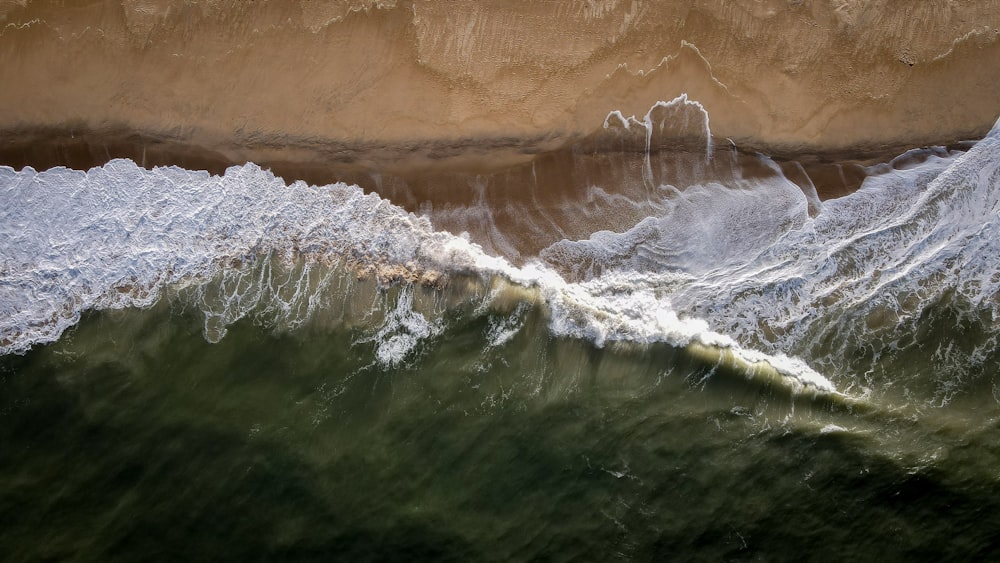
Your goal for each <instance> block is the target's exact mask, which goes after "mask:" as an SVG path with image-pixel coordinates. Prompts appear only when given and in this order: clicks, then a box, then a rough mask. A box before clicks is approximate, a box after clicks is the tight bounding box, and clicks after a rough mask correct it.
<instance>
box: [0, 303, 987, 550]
mask: <svg viewBox="0 0 1000 563" xmlns="http://www.w3.org/2000/svg"><path fill="white" fill-rule="evenodd" d="M369 290H371V291H375V290H374V289H371V288H369ZM399 292H400V290H399V289H398V288H394V289H390V290H389V291H388V293H387V294H385V295H384V296H381V297H379V296H378V295H379V293H378V292H377V291H375V293H366V292H365V291H361V290H359V291H356V292H354V293H353V294H352V295H354V297H353V298H352V299H355V300H357V301H358V302H359V303H358V304H357V308H358V310H362V311H363V310H368V309H370V308H371V299H372V297H371V296H372V295H375V296H376V297H375V299H376V300H378V299H382V300H384V302H385V303H388V304H389V305H388V306H386V307H382V308H383V309H386V308H391V304H392V302H393V300H394V299H395V298H396V296H397V294H398V293H399ZM414 292H415V293H416V296H415V297H414V300H415V301H420V300H424V301H430V302H437V303H438V305H437V308H438V310H439V311H441V319H442V321H443V327H444V328H443V329H442V330H441V331H440V332H439V333H438V334H437V335H436V336H432V337H431V338H429V339H427V340H426V341H425V342H422V343H421V344H420V345H419V346H418V347H417V349H416V350H415V351H414V352H413V353H411V354H409V355H408V356H407V359H406V361H405V362H403V363H401V364H397V365H395V366H394V367H379V365H378V364H377V363H376V362H375V357H376V343H374V342H372V341H371V340H372V339H371V334H372V331H373V329H372V328H371V327H373V326H378V324H379V320H378V319H377V318H369V319H367V320H366V321H365V322H360V321H358V322H355V321H352V320H350V319H349V318H348V317H349V316H350V315H345V314H344V313H343V311H341V313H338V315H339V316H338V317H337V319H335V320H331V318H332V317H326V318H323V317H321V316H317V317H313V318H312V319H311V320H310V321H309V322H308V323H307V324H306V325H305V326H302V327H299V328H298V329H295V330H274V329H272V328H271V327H269V326H262V323H261V322H259V320H258V321H255V320H254V317H253V316H251V317H248V318H245V319H243V320H240V321H238V322H236V323H235V324H233V325H232V326H230V327H229V332H228V335H227V336H226V337H225V338H223V339H222V340H221V341H220V342H218V343H216V344H211V343H208V342H207V341H206V339H205V337H204V336H203V334H202V327H203V318H202V316H201V313H200V312H197V311H196V310H192V308H190V307H185V306H184V305H183V303H184V302H185V301H184V300H183V299H178V298H173V299H165V300H162V301H161V302H160V303H159V304H158V305H156V306H155V307H153V308H152V309H147V310H138V309H127V310H124V311H105V312H102V313H91V314H89V315H87V316H85V318H84V320H83V321H82V322H81V323H80V324H79V325H78V326H77V327H76V328H74V329H72V331H71V332H70V333H67V334H66V335H64V336H63V338H62V339H61V340H59V341H58V342H56V343H54V344H50V345H46V346H38V347H35V348H34V349H33V350H31V351H30V352H29V353H27V354H26V355H23V356H18V355H8V356H4V357H3V358H2V359H0V374H2V378H0V519H2V521H0V554H2V558H3V559H4V560H9V561H34V560H101V561H107V560H169V561H185V560H268V559H280V560H350V561H355V560H405V561H414V560H437V561H441V560H444V561H447V560H463V561H492V560H500V561H506V560H542V561H546V560H550V561H566V560H588V561H609V560H638V561H645V560H658V561H662V560H682V561H683V560H692V559H696V560H838V561H849V560H873V559H883V560H906V561H910V560H939V559H945V560H972V559H978V560H988V559H991V558H995V557H996V556H997V555H998V554H1000V463H998V462H1000V424H998V420H1000V418H998V413H997V408H996V401H994V400H993V399H992V398H982V397H980V399H982V400H976V401H971V403H970V401H966V402H965V403H962V402H961V401H956V405H958V406H952V407H942V408H930V407H920V408H917V407H907V406H905V405H904V406H901V407H900V406H897V407H894V408H893V409H889V408H883V407H881V406H879V405H874V406H873V408H872V409H871V410H870V412H866V413H859V412H857V411H855V412H850V411H849V410H844V409H840V410H834V409H832V408H831V407H830V406H829V405H823V404H820V403H819V402H816V401H813V400H811V399H809V398H808V397H805V398H803V397H799V398H797V399H794V400H793V399H792V398H791V397H789V396H788V395H787V394H785V393H783V392H782V391H781V390H779V389H772V388H770V387H768V386H766V385H758V384H756V383H753V382H750V381H748V380H746V379H743V378H740V377H732V376H727V375H725V374H722V373H716V372H715V371H714V370H712V369H711V368H710V367H706V366H702V365H699V364H698V363H697V362H695V361H694V360H692V359H690V358H688V357H687V356H686V355H685V354H684V353H683V352H682V351H679V350H677V349H675V348H672V347H669V346H666V345H644V346H638V345H629V346H621V345H614V346H609V347H606V348H596V347H595V346H594V345H593V344H591V343H588V342H585V341H580V340H572V339H563V338H557V337H553V336H552V335H551V331H550V330H549V329H548V328H547V322H548V320H547V318H546V313H545V311H544V310H543V308H542V307H534V308H532V307H529V306H527V305H526V304H521V305H518V306H517V307H516V308H513V309H512V310H508V311H505V312H503V311H498V310H496V308H493V309H481V308H477V307H476V305H475V303H474V301H475V299H474V298H473V297H465V298H464V299H465V301H464V302H462V300H461V299H459V300H458V301H459V302H458V303H457V304H455V303H454V302H450V301H449V297H448V296H447V295H445V294H443V293H440V292H437V291H436V290H430V289H417V290H414ZM363 295H368V297H363ZM446 302H447V303H446ZM445 305H447V306H445ZM376 309H379V307H376ZM372 314H373V315H375V316H376V317H377V314H376V313H372ZM502 322H514V323H519V324H518V326H521V328H520V330H519V331H518V332H517V333H516V335H514V336H513V338H511V339H510V340H509V341H507V342H506V343H502V344H500V345H492V344H491V341H490V334H492V331H494V330H495V328H496V327H497V326H499V325H498V323H501V324H502ZM264 325H266V323H264ZM366 340H367V342H366ZM989 379H992V377H990V378H989ZM890 387H891V385H890ZM914 403H915V404H922V403H920V401H914ZM970 404H972V405H973V406H970ZM959 413H960V414H959Z"/></svg>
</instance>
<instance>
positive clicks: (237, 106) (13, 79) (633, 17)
mask: <svg viewBox="0 0 1000 563" xmlns="http://www.w3.org/2000/svg"><path fill="white" fill-rule="evenodd" d="M0 84H2V85H3V87H2V88H0V162H3V163H7V164H12V165H15V166H21V165H25V164H32V165H34V166H36V167H46V166H51V165H53V164H69V165H74V166H78V167H84V166H87V165H91V164H96V163H100V162H102V161H104V160H107V159H108V158H110V157H113V156H129V157H131V158H134V159H136V160H137V161H139V162H145V163H146V164H147V165H152V164H166V163H176V164H181V165H184V166H188V167H193V168H208V169H212V170H217V169H219V168H220V167H223V166H224V165H225V164H227V163H239V162H243V161H247V160H252V161H255V162H259V163H262V164H265V165H268V166H272V167H274V168H275V169H276V170H278V171H279V172H281V171H285V172H284V173H285V174H287V175H289V176H292V177H299V178H305V179H310V180H324V181H325V180H329V179H331V178H338V179H350V178H351V176H352V175H355V176H359V177H364V178H368V179H370V178H371V177H372V174H373V173H377V174H387V175H396V176H401V177H414V176H420V175H427V174H431V175H434V174H441V173H450V172H456V171H465V172H472V173H479V172H492V171H496V170H500V169H505V168H507V167H510V166H516V165H519V164H524V163H526V162H529V161H531V160H532V159H534V158H536V155H537V154H539V153H547V152H548V151H552V150H556V149H559V148H561V147H562V148H566V147H570V146H572V145H573V144H574V143H577V142H579V141H580V140H581V139H582V138H584V137H585V136H586V135H588V134H590V133H592V132H593V131H594V130H595V129H598V128H599V127H600V125H601V124H602V123H603V121H604V118H605V116H606V115H607V114H608V112H609V111H611V110H615V109H617V110H621V111H622V112H623V113H625V114H626V115H629V114H637V115H642V114H643V113H645V111H646V110H647V109H648V108H649V107H650V106H651V105H652V104H653V103H654V102H656V101H657V100H669V99H671V98H673V97H675V96H677V95H679V94H681V93H687V94H688V95H689V96H690V97H691V98H692V99H695V100H698V101H700V102H701V103H702V104H703V105H704V106H705V108H706V109H707V110H708V111H709V113H710V115H711V126H712V132H713V134H714V135H715V136H716V137H717V138H718V139H726V138H728V139H730V140H732V141H733V142H734V143H735V144H737V145H738V146H740V147H741V148H744V149H748V150H761V151H764V152H767V153H769V154H772V155H776V156H779V157H787V158H796V159H805V160H806V161H810V162H818V163H821V164H822V163H827V162H834V161H837V162H839V161H843V160H848V161H853V160H855V159H861V160H864V159H870V158H878V157H881V156H884V155H886V154H891V153H892V152H897V151H899V150H902V149H904V148H908V147H912V146H920V145H927V144H946V143H952V142H955V141H958V140H962V139H970V138H975V137H978V136H981V135H983V134H984V133H985V132H986V131H987V130H988V129H989V128H990V126H991V125H992V124H993V122H994V121H995V120H996V118H997V115H998V112H1000V1H997V0H972V1H958V0H921V1H919V2H917V1H911V0H871V1H867V0H866V1H861V0H814V1H808V0H798V1H795V0H788V1H785V0H781V1H778V0H755V1H752V2H751V1H747V2H732V1H728V0H679V1H674V2H646V1H642V0H622V1H618V0H604V1H598V0H594V1H586V2H584V1H577V2H569V1H562V0H558V1H556V0H554V1H550V2H537V1H513V0H512V1H504V2H478V1H457V2H441V1H434V2H423V1H419V2H404V1H398V2H397V1H393V0H386V1H377V0H349V1H326V2H324V1H320V0H259V1H256V2H247V1H235V0H96V1H87V2H63V1H54V0H0Z"/></svg>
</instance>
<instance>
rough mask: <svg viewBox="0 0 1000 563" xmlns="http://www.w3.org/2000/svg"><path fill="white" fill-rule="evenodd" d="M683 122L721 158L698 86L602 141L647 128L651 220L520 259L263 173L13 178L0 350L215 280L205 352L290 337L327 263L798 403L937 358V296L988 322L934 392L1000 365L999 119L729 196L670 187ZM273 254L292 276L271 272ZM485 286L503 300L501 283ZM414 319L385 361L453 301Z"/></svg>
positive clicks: (410, 345)
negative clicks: (867, 161)
mask: <svg viewBox="0 0 1000 563" xmlns="http://www.w3.org/2000/svg"><path fill="white" fill-rule="evenodd" d="M677 108H681V109H683V110H685V112H683V113H678V112H677ZM692 109H693V110H694V111H693V112H692V111H689V110H692ZM690 115H696V116H697V115H700V116H702V119H701V120H695V122H694V123H693V124H692V123H691V122H690V121H691V120H690V118H689V116H690ZM651 116H653V117H651ZM678 118H683V119H685V120H686V121H685V123H682V124H681V126H682V127H683V128H685V129H690V128H692V127H693V128H695V129H697V130H703V131H704V134H705V138H706V139H707V141H708V142H707V146H706V149H705V153H704V158H705V159H707V160H711V159H713V158H726V155H724V154H721V155H720V154H718V153H716V154H713V150H712V138H711V134H710V133H709V131H708V114H707V112H705V111H704V108H701V106H700V104H697V102H693V101H690V100H688V99H687V97H686V96H682V97H680V98H678V99H676V100H673V101H670V102H660V103H659V104H656V105H654V106H653V108H651V110H650V112H649V113H648V114H647V115H646V116H645V117H643V118H639V119H637V118H635V117H631V118H625V117H623V116H622V115H621V113H620V112H612V114H610V115H609V117H608V120H606V121H605V124H604V127H605V129H607V128H608V127H609V126H611V127H614V126H617V127H620V128H624V129H629V128H636V129H639V130H640V133H639V134H640V135H645V137H646V164H645V166H644V171H643V179H644V183H645V186H643V187H642V189H644V190H647V192H648V191H650V190H652V191H653V192H654V195H655V194H659V195H657V196H656V201H655V202H654V203H653V204H652V207H651V209H653V211H654V212H655V214H654V215H651V216H648V217H646V218H645V219H642V220H641V221H639V222H638V223H637V224H635V225H633V226H631V227H630V228H627V229H625V230H623V231H620V232H613V231H604V230H601V231H596V232H593V233H592V234H591V236H590V237H588V238H586V239H581V240H566V239H564V240H562V241H559V242H557V243H555V244H552V245H550V246H549V247H547V248H545V249H544V250H542V251H541V252H540V253H539V255H538V256H537V257H534V258H530V259H528V260H524V261H523V262H524V263H523V265H520V266H516V265H514V264H512V263H511V262H510V261H508V260H507V259H506V258H505V257H503V256H495V255H490V254H488V253H486V252H484V251H483V249H482V248H481V247H480V246H479V245H478V244H477V243H476V242H475V241H473V240H471V238H470V236H469V234H467V233H459V234H452V233H449V232H446V231H441V230H437V229H435V226H434V225H433V224H432V221H431V220H430V219H429V218H427V217H424V216H420V215H416V214H413V213H408V212H406V211H404V210H403V209H401V208H400V207H398V206H396V205H394V204H393V203H392V202H390V201H388V200H385V199H382V198H381V197H379V196H378V195H377V194H374V193H369V194H365V193H364V191H363V190H362V189H361V188H359V187H357V186H351V185H346V184H333V185H327V186H310V185H306V184H305V183H303V182H294V183H292V184H290V185H289V184H286V182H285V181H284V180H283V179H282V178H279V177H275V176H274V175H273V174H272V173H270V172H269V171H267V170H262V169H261V168H260V167H258V166H256V165H254V164H246V165H243V166H236V167H232V168H230V169H229V170H227V171H226V173H225V174H224V175H222V176H212V175H209V174H208V173H205V172H197V171H190V170H184V169H181V168H178V167H157V168H154V169H152V170H146V169H143V168H142V167H140V166H138V165H137V164H135V163H134V162H132V161H129V160H121V159H119V160H113V161H111V162H109V163H108V164H106V165H104V166H101V167H97V168H93V169H91V170H89V171H76V170H70V169H65V168H54V169H51V170H48V171H43V172H39V171H35V170H33V169H31V168H25V169H23V170H13V169H11V168H9V167H0V200H2V201H0V203H2V206H0V207H2V212H0V225H2V227H0V229H2V231H0V248H2V249H3V257H2V263H0V352H2V353H4V354H9V353H18V354H23V353H25V352H27V351H28V350H29V349H31V348H32V347H34V346H38V345H42V344H45V343H49V342H53V341H56V340H58V339H59V338H60V337H61V335H63V334H64V333H65V332H66V331H67V330H68V329H70V328H71V327H73V326H74V325H76V324H77V323H78V322H79V321H80V318H81V314H83V313H85V312H87V311H99V310H108V309H121V308H129V307H138V308H144V307H150V306H152V305H153V304H155V303H156V302H158V300H160V299H162V298H163V297H164V295H165V294H167V293H170V292H174V293H175V292H176V291H177V290H178V288H182V287H183V288H190V287H200V288H202V289H201V290H199V291H195V292H194V294H196V297H195V298H194V299H193V301H194V306H195V307H197V308H199V309H200V310H201V311H202V314H203V316H204V319H205V326H204V336H205V338H207V339H208V340H209V341H212V342H215V341H218V340H219V339H221V338H223V337H224V336H225V333H226V327H227V326H229V325H231V324H232V323H234V322H236V321H238V320H239V319H241V318H243V317H245V316H247V315H251V314H252V315H254V316H256V318H260V319H264V322H266V324H268V325H269V326H272V327H276V328H282V329H287V328H294V327H295V326H298V325H301V324H303V323H304V322H306V321H308V320H309V318H310V317H311V316H312V315H314V314H315V313H316V311H317V310H321V309H322V308H323V306H324V305H323V304H324V303H325V302H327V301H329V296H330V294H335V293H337V292H340V293H344V292H345V291H347V290H345V289H344V288H343V287H341V286H337V285H336V284H333V283H332V281H331V280H342V278H343V276H342V275H340V276H333V275H331V274H330V271H331V268H332V269H333V270H338V271H341V272H350V273H351V275H353V276H356V277H358V278H366V277H371V278H374V279H376V280H377V281H378V282H379V284H380V285H389V284H404V285H405V284H422V285H426V286H443V285H446V284H448V283H449V278H452V277H462V276H465V277H470V276H471V277H473V278H477V279H478V280H479V284H480V285H481V286H482V287H487V286H493V287H494V288H495V287H496V284H497V281H496V279H502V280H506V283H507V285H517V286H521V287H522V288H525V290H526V292H525V293H522V294H520V296H521V297H520V298H522V299H525V300H528V301H532V300H536V301H541V302H543V303H544V305H545V307H546V308H547V310H548V315H549V319H550V320H549V327H550V330H551V331H552V334H553V335H556V336H570V337H574V338H582V339H585V340H586V341H589V342H592V343H593V345H595V346H598V347H602V346H606V345H607V344H608V343H614V342H632V343H638V344H649V343H656V342H663V343H667V344H669V345H671V346H675V347H679V348H684V347H690V346H692V345H695V346H696V348H697V350H701V351H704V350H706V349H708V350H714V351H715V352H714V354H709V357H710V358H712V359H714V360H715V361H718V362H720V364H721V363H723V358H729V361H730V362H735V363H736V364H737V365H738V366H740V367H741V369H743V370H744V371H748V372H750V373H751V374H752V373H753V372H754V371H755V370H756V371H760V370H765V371H769V372H773V371H776V372H777V373H778V374H780V375H781V378H782V380H783V381H784V382H785V383H786V384H787V385H788V386H789V387H790V388H792V389H793V390H795V391H801V390H803V389H809V390H812V391H820V392H826V393H837V389H841V390H842V391H844V392H847V393H854V394H862V395H870V394H871V393H872V392H873V389H872V387H873V385H876V384H877V383H878V382H877V381H874V380H873V378H872V377H871V374H872V371H873V369H874V366H875V364H876V363H877V361H878V359H879V358H880V357H881V356H882V355H884V354H899V353H902V351H905V350H906V349H907V348H908V347H917V346H922V344H921V343H920V342H919V338H918V337H917V336H915V335H919V334H920V333H921V331H922V330H925V328H922V327H923V325H925V324H927V323H929V322H932V321H933V314H934V312H933V311H934V308H935V307H940V306H941V305H942V304H947V305H954V306H955V307H958V308H959V314H960V315H963V316H964V315H967V316H969V317H970V318H972V317H974V318H975V319H977V321H981V322H980V324H981V325H982V327H981V333H979V334H977V336H976V337H975V338H974V339H973V342H972V343H971V344H969V342H968V341H965V340H963V339H962V338H960V337H959V336H958V335H956V336H955V339H954V341H950V340H949V339H947V338H946V339H943V340H942V341H940V342H936V343H934V345H936V346H937V348H936V350H935V352H934V355H933V356H932V357H934V358H940V360H941V361H940V362H939V363H940V364H942V365H941V366H939V369H937V371H938V372H939V373H940V374H941V375H939V376H938V381H939V384H938V389H937V391H936V392H935V393H934V396H933V399H934V400H936V401H938V402H947V400H948V399H949V398H950V397H951V396H952V395H953V394H954V393H957V392H961V385H960V382H961V381H962V380H963V379H964V378H965V376H962V377H957V379H956V376H955V375H954V374H955V373H956V372H958V371H962V372H964V373H971V372H974V371H975V370H974V368H975V366H977V365H979V366H981V365H983V363H984V362H985V361H986V358H987V357H991V356H992V354H993V352H992V350H994V349H995V348H996V337H997V334H998V331H997V328H996V326H995V319H996V318H997V314H998V312H1000V310H998V295H1000V255H998V245H997V243H996V240H998V237H997V235H998V233H997V229H998V221H997V211H998V205H1000V203H998V201H1000V146H998V143H1000V131H998V129H997V128H994V130H993V131H992V132H991V133H990V134H989V135H988V136H987V137H986V138H985V139H983V140H981V141H979V142H978V143H976V144H975V146H974V147H972V148H971V149H970V150H968V151H967V152H963V151H948V150H945V149H943V148H929V149H921V150H915V151H911V152H910V153H907V154H904V155H901V156H900V157H898V158H897V159H896V160H894V161H892V162H889V163H887V164H882V165H877V166H874V167H872V168H871V169H870V170H869V171H868V174H869V176H868V178H867V179H866V180H865V182H864V184H863V186H862V187H861V189H859V190H858V191H857V192H855V193H852V194H850V195H847V196H845V197H842V198H838V199H833V200H828V201H824V202H820V201H819V200H818V198H816V196H815V192H814V191H813V192H812V193H809V192H808V190H803V189H801V188H800V187H799V186H797V185H795V184H793V183H791V182H790V181H788V180H787V179H785V178H784V177H783V176H782V175H781V174H780V173H777V174H776V175H775V179H772V180H767V181H754V182H752V183H750V184H748V185H737V186H735V187H733V186H727V185H723V184H721V183H718V182H712V181H707V182H703V183H700V184H697V185H694V186H690V187H686V188H684V189H678V188H676V187H674V186H671V185H666V184H663V183H660V182H659V178H658V176H657V173H656V172H655V168H656V164H655V163H656V162H657V161H656V154H655V153H656V151H655V150H651V144H652V143H654V139H653V133H654V129H656V128H657V127H658V128H659V129H660V131H661V132H662V130H663V127H664V124H669V125H672V126H674V127H675V128H676V126H677V124H676V123H674V122H672V121H671V120H672V119H673V120H675V121H676V119H678ZM651 153H652V155H651ZM758 158H759V159H760V161H761V162H762V163H764V165H765V166H770V167H772V168H774V169H775V170H777V165H775V164H773V162H771V161H770V159H768V158H767V157H766V156H764V155H759V157H758ZM605 211H607V212H609V213H610V212H613V211H614V209H613V207H612V206H607V207H606V209H605ZM275 261H277V262H278V263H281V264H284V266H283V267H270V266H268V267H262V266H261V264H264V263H268V264H270V263H271V262H275ZM296 264H299V266H300V267H298V268H297V267H296V266H295V265H296ZM324 268H325V269H324ZM317 272H326V273H325V274H322V273H321V274H317ZM337 284H342V281H337ZM189 293H190V292H189ZM482 293H483V295H482V297H479V298H481V299H483V300H485V301H489V300H490V299H496V298H497V295H499V294H500V293H502V291H500V290H494V291H492V292H490V291H484V292H482ZM487 305H488V304H487ZM399 307H400V313H399V314H398V315H397V316H398V323H401V324H400V325H399V326H400V327H401V328H398V327H397V328H393V329H391V330H389V329H386V330H383V331H382V333H380V334H382V336H381V337H380V336H378V335H375V336H374V337H373V338H375V339H379V338H381V339H382V340H386V342H384V343H383V344H384V345H383V346H382V347H381V348H380V351H379V353H378V361H379V362H381V363H382V364H384V365H385V366H392V365H398V364H399V363H401V362H402V361H403V360H404V358H405V357H406V355H407V354H408V353H410V352H411V351H412V350H413V349H414V347H415V346H416V343H418V342H419V341H421V340H425V339H427V338H429V337H430V336H432V335H434V334H437V333H439V332H440V330H441V328H440V324H441V323H442V322H444V321H443V320H442V316H443V312H442V311H441V310H437V311H414V310H412V304H411V303H409V302H406V301H405V299H404V300H403V301H401V302H400V303H399ZM922 323H923V324H922ZM977 326H979V325H977ZM435 327H436V328H435ZM400 334H403V335H405V337H401V336H400ZM692 349H693V350H694V349H695V348H692ZM866 350H867V351H870V353H868V354H865V353H864V351H866ZM722 351H726V352H728V354H729V355H728V356H727V355H725V354H722ZM970 370H971V371H970ZM859 373H860V374H868V376H858V375H854V374H859Z"/></svg>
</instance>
